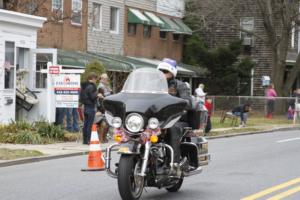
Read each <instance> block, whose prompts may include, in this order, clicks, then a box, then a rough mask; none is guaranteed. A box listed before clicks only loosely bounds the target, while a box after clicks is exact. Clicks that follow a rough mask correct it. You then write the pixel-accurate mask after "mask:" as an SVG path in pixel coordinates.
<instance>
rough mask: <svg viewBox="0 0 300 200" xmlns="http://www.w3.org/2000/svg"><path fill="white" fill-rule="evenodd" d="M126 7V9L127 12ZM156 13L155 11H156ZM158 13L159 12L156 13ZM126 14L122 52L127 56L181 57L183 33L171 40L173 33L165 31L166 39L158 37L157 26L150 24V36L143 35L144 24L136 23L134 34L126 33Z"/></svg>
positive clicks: (178, 59)
mask: <svg viewBox="0 0 300 200" xmlns="http://www.w3.org/2000/svg"><path fill="white" fill-rule="evenodd" d="M127 11H128V9H126V11H125V12H126V13H127ZM156 14H157V13H156ZM157 15H159V14H157ZM127 21H128V20H127V14H126V15H125V29H124V31H125V32H124V34H125V36H124V38H125V42H124V45H125V46H124V53H125V55H127V56H136V57H146V58H151V59H159V60H160V59H162V58H165V57H167V58H173V59H176V60H177V61H181V59H182V46H183V37H184V36H183V35H180V39H179V40H178V41H174V40H173V33H172V32H167V37H166V39H161V38H160V29H159V27H155V26H152V28H151V37H150V38H145V37H144V26H143V25H142V24H137V28H136V35H134V36H132V35H129V34H128V23H127Z"/></svg>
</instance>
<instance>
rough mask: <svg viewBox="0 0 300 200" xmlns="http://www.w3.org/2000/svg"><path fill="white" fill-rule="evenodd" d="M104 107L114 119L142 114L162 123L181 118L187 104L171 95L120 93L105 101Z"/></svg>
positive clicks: (123, 118)
mask: <svg viewBox="0 0 300 200" xmlns="http://www.w3.org/2000/svg"><path fill="white" fill-rule="evenodd" d="M103 105H104V108H105V110H106V111H108V112H109V113H110V114H111V115H112V116H114V117H120V118H121V119H122V121H124V120H125V115H126V114H128V113H133V112H135V113H140V114H142V115H143V116H144V117H145V118H147V119H149V118H151V117H156V118H157V119H158V120H159V121H160V122H161V123H163V122H167V121H171V120H172V119H174V118H176V117H178V116H180V115H181V114H182V113H183V111H184V109H185V108H186V105H187V102H186V101H185V100H183V99H181V98H177V97H173V96H171V95H169V94H155V93H154V94H151V93H124V92H121V93H118V94H115V95H111V96H108V97H106V98H105V99H104V101H103Z"/></svg>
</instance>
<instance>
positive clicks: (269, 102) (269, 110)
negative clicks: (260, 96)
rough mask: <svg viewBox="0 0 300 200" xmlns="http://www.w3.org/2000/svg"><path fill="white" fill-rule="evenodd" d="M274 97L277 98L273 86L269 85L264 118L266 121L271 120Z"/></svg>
mask: <svg viewBox="0 0 300 200" xmlns="http://www.w3.org/2000/svg"><path fill="white" fill-rule="evenodd" d="M275 97H277V93H276V91H275V89H274V84H273V83H271V84H270V85H269V87H268V90H267V116H266V117H267V118H268V119H272V118H273V113H274V104H275Z"/></svg>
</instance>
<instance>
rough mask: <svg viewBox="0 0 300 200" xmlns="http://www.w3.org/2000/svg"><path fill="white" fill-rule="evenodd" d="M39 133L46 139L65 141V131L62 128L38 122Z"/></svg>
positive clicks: (36, 126)
mask: <svg viewBox="0 0 300 200" xmlns="http://www.w3.org/2000/svg"><path fill="white" fill-rule="evenodd" d="M35 128H36V130H37V133H38V134H39V135H40V136H42V137H46V138H52V139H58V140H63V139H64V130H63V129H62V128H61V127H60V126H55V125H52V124H49V123H47V122H38V123H36V124H35Z"/></svg>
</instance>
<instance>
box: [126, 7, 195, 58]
mask: <svg viewBox="0 0 300 200" xmlns="http://www.w3.org/2000/svg"><path fill="white" fill-rule="evenodd" d="M143 2H144V3H143ZM178 2H181V3H183V1H171V2H169V3H168V6H169V7H170V8H172V6H175V5H178V4H180V3H178ZM151 3H152V5H151ZM163 3H164V1H140V4H139V5H138V4H136V3H133V2H130V1H128V2H126V15H125V39H124V40H125V41H124V53H125V55H127V56H135V57H145V58H149V59H159V60H160V59H162V58H164V57H169V58H173V59H176V60H177V61H181V59H182V50H183V40H184V36H185V35H187V34H188V35H189V34H191V33H192V32H191V30H190V29H189V28H188V27H186V26H185V25H184V24H183V23H182V21H181V17H182V16H183V13H182V12H183V10H184V4H182V6H183V8H182V9H181V13H180V14H178V13H174V12H172V11H173V10H172V9H171V11H169V10H165V6H166V5H165V4H163ZM169 7H168V8H169Z"/></svg>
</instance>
